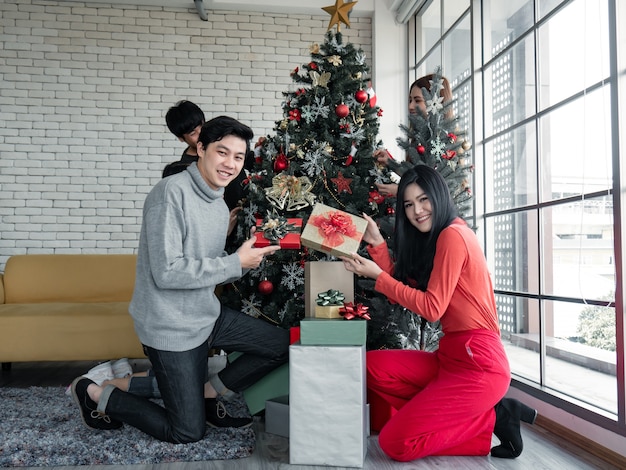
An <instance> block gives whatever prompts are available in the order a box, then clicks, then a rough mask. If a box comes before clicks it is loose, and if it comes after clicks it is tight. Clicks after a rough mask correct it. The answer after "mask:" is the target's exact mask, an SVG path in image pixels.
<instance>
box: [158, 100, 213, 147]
mask: <svg viewBox="0 0 626 470" xmlns="http://www.w3.org/2000/svg"><path fill="white" fill-rule="evenodd" d="M204 121H205V117H204V112H203V111H202V110H201V109H200V107H198V105H197V104H195V103H192V102H191V101H187V100H181V101H179V102H178V103H176V104H175V105H174V106H172V107H171V108H170V109H168V110H167V113H166V114H165V123H166V124H167V128H168V129H169V130H170V132H171V133H172V134H174V135H175V136H176V137H178V138H179V139H180V138H182V137H183V135H185V134H188V133H189V132H191V131H192V130H194V129H195V128H196V127H198V126H201V125H202V124H204Z"/></svg>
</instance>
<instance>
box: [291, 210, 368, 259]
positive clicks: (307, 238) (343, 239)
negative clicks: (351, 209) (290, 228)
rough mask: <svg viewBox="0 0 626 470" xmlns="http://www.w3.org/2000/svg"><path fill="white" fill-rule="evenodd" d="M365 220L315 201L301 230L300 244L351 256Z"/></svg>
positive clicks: (334, 254) (359, 241)
mask: <svg viewBox="0 0 626 470" xmlns="http://www.w3.org/2000/svg"><path fill="white" fill-rule="evenodd" d="M366 228H367V221H366V220H365V219H363V218H361V217H358V216H356V215H353V214H349V213H348V212H344V211H341V210H339V209H335V208H333V207H329V206H326V205H324V204H320V203H317V204H315V206H314V207H313V211H312V212H311V215H310V217H309V220H308V222H307V224H306V226H305V227H304V230H303V231H302V237H301V238H302V244H303V245H304V246H307V247H309V248H313V249H315V250H318V251H322V252H324V253H327V254H329V255H332V256H336V257H340V256H351V255H352V253H356V252H357V251H358V249H359V244H360V243H361V239H362V238H363V233H364V232H365V229H366Z"/></svg>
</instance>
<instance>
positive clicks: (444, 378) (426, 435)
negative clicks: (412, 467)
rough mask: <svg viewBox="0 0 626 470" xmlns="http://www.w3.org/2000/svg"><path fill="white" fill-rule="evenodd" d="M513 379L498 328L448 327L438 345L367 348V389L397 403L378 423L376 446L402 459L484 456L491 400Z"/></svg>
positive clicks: (488, 445)
mask: <svg viewBox="0 0 626 470" xmlns="http://www.w3.org/2000/svg"><path fill="white" fill-rule="evenodd" d="M510 381H511V371H510V368H509V362H508V359H507V357H506V353H505V351H504V347H503V345H502V342H501V340H500V336H499V335H498V334H497V333H494V332H492V331H488V330H473V331H465V332H460V333H448V334H446V335H445V336H444V337H443V338H442V339H441V341H440V342H439V349H438V350H437V351H436V352H425V351H411V350H377V351H369V352H368V353H367V388H368V390H371V391H373V392H375V393H377V394H378V395H379V396H381V397H382V398H383V399H385V400H386V401H387V402H388V403H389V404H390V405H391V406H392V407H394V408H395V409H397V410H398V412H397V413H395V414H394V415H393V416H392V417H391V419H390V420H389V421H388V422H387V424H385V426H384V427H383V428H382V429H381V431H380V434H379V437H378V440H379V443H380V447H381V449H382V450H383V451H384V452H385V453H386V454H387V455H388V456H389V457H391V458H392V459H395V460H399V461H403V462H407V461H410V460H415V459H419V458H422V457H426V456H428V455H487V454H489V450H490V448H491V435H492V433H493V428H494V425H495V421H496V414H495V410H494V406H495V405H496V403H498V402H499V401H500V399H502V397H504V395H505V393H506V392H507V390H508V388H509V384H510Z"/></svg>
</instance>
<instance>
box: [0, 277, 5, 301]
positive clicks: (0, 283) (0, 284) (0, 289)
mask: <svg viewBox="0 0 626 470" xmlns="http://www.w3.org/2000/svg"><path fill="white" fill-rule="evenodd" d="M3 303H4V274H3V273H0V304H3Z"/></svg>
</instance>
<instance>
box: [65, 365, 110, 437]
mask: <svg viewBox="0 0 626 470" xmlns="http://www.w3.org/2000/svg"><path fill="white" fill-rule="evenodd" d="M91 384H95V382H94V381H93V380H91V379H88V378H86V377H78V378H76V379H74V382H72V385H71V387H72V397H73V398H74V401H75V402H76V404H77V405H78V408H79V409H80V416H81V418H82V419H83V422H84V423H85V425H86V426H87V427H90V428H93V429H119V428H121V427H122V422H121V421H117V420H116V419H111V418H110V417H109V416H108V415H105V414H104V413H100V412H99V411H98V410H97V408H98V405H97V404H96V402H95V401H93V400H92V399H91V398H89V395H88V394H87V387H88V386H89V385H91Z"/></svg>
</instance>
